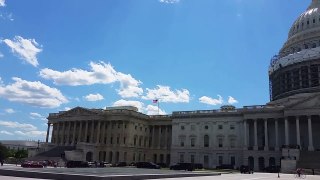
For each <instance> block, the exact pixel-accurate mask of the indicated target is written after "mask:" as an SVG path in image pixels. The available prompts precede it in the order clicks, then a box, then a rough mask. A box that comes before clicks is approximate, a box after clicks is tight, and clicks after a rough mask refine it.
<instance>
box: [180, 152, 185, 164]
mask: <svg viewBox="0 0 320 180" xmlns="http://www.w3.org/2000/svg"><path fill="white" fill-rule="evenodd" d="M180 162H181V163H184V154H180Z"/></svg>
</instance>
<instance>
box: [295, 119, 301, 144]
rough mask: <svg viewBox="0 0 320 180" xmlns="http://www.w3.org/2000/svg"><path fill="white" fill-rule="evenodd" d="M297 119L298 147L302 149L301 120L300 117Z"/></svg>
mask: <svg viewBox="0 0 320 180" xmlns="http://www.w3.org/2000/svg"><path fill="white" fill-rule="evenodd" d="M295 118H296V128H297V145H299V148H301V140H300V119H299V117H298V118H297V117H295Z"/></svg>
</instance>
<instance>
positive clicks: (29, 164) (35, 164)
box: [21, 161, 44, 168]
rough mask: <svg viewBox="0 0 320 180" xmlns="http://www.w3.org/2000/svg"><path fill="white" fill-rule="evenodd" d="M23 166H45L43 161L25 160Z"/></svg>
mask: <svg viewBox="0 0 320 180" xmlns="http://www.w3.org/2000/svg"><path fill="white" fill-rule="evenodd" d="M21 167H24V168H43V167H44V166H43V164H42V162H37V161H25V162H23V163H22V164H21Z"/></svg>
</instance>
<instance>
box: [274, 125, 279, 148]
mask: <svg viewBox="0 0 320 180" xmlns="http://www.w3.org/2000/svg"><path fill="white" fill-rule="evenodd" d="M274 128H275V134H276V147H275V150H276V151H279V127H278V119H275V121H274Z"/></svg>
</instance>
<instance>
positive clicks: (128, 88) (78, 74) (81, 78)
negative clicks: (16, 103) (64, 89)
mask: <svg viewBox="0 0 320 180" xmlns="http://www.w3.org/2000/svg"><path fill="white" fill-rule="evenodd" d="M89 65H90V68H91V70H90V71H87V70H83V69H77V68H74V69H71V70H68V71H64V72H60V71H55V70H52V69H49V68H45V69H42V70H41V71H40V76H41V77H42V78H44V79H50V80H53V81H54V83H55V84H57V85H69V86H80V85H93V84H111V83H115V82H119V83H120V89H118V90H117V91H118V94H119V95H120V96H121V97H122V98H129V97H138V96H140V95H141V94H142V93H143V89H142V88H140V87H139V86H140V84H142V82H141V81H138V80H136V79H134V78H133V77H132V76H131V75H130V74H124V73H121V72H117V71H116V70H115V69H114V68H113V67H112V66H111V64H110V63H109V64H106V63H104V62H99V63H94V62H90V64H89Z"/></svg>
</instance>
